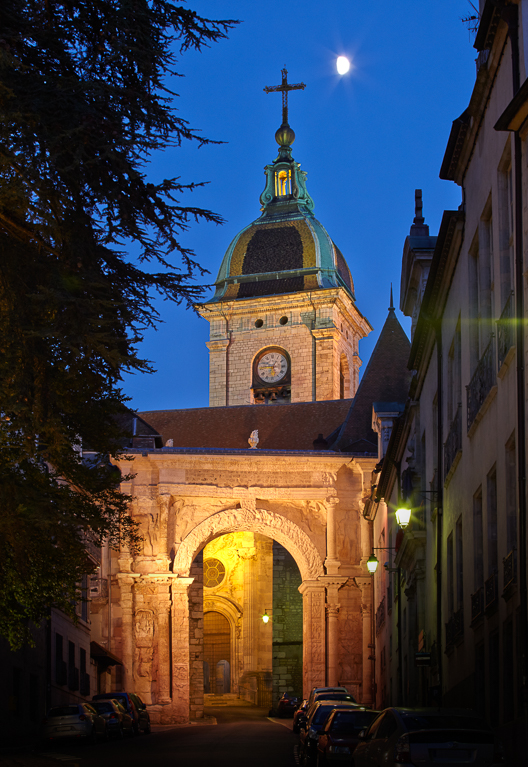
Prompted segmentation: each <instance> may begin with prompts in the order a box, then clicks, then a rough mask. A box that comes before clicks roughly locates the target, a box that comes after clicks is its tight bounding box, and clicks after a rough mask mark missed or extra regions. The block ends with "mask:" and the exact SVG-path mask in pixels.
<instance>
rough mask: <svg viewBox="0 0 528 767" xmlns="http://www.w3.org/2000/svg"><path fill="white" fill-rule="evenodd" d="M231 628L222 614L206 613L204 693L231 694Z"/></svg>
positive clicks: (212, 611)
mask: <svg viewBox="0 0 528 767" xmlns="http://www.w3.org/2000/svg"><path fill="white" fill-rule="evenodd" d="M230 668H231V627H230V626H229V621H228V620H227V618H226V617H225V616H223V615H222V614H221V613H218V612H215V611H214V610H210V611H209V612H206V613H204V692H206V693H212V694H213V695H225V694H226V693H229V692H231V685H230Z"/></svg>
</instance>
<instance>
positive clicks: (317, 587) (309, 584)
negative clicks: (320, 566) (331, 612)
mask: <svg viewBox="0 0 528 767" xmlns="http://www.w3.org/2000/svg"><path fill="white" fill-rule="evenodd" d="M322 577H324V576H321V575H320V576H319V578H322ZM319 578H318V579H317V580H315V581H308V580H306V581H303V582H302V583H301V585H300V586H299V592H300V593H301V594H302V595H303V596H304V595H305V594H309V593H310V592H311V591H322V589H323V588H324V584H322V583H319Z"/></svg>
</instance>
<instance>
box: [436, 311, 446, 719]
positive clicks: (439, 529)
mask: <svg viewBox="0 0 528 767" xmlns="http://www.w3.org/2000/svg"><path fill="white" fill-rule="evenodd" d="M435 336H436V367H437V372H436V375H437V384H436V386H437V395H436V396H437V400H436V401H437V428H436V434H437V455H438V475H437V478H436V496H437V504H438V505H437V511H436V648H437V653H436V654H437V665H438V687H439V693H438V701H437V705H438V706H441V705H442V696H443V687H444V679H443V655H442V645H443V643H442V553H443V547H442V536H443V524H442V522H443V500H444V499H443V492H444V484H443V481H442V477H443V473H444V471H443V468H444V462H443V442H442V439H443V437H442V414H443V413H442V411H443V390H442V384H443V381H442V378H443V360H442V319H441V317H440V318H438V319H437V321H436V328H435Z"/></svg>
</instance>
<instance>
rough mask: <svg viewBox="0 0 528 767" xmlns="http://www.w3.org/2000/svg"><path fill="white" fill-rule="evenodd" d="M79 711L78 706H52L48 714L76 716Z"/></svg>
mask: <svg viewBox="0 0 528 767" xmlns="http://www.w3.org/2000/svg"><path fill="white" fill-rule="evenodd" d="M78 713H79V709H78V707H77V706H57V707H56V708H51V709H50V712H49V714H48V716H74V715H75V714H78Z"/></svg>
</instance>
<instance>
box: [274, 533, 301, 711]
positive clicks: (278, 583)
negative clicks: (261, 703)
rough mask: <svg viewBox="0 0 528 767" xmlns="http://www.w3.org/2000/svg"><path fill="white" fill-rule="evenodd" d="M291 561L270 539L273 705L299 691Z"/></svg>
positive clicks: (295, 573)
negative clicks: (282, 696) (271, 552)
mask: <svg viewBox="0 0 528 767" xmlns="http://www.w3.org/2000/svg"><path fill="white" fill-rule="evenodd" d="M301 580H302V579H301V574H300V572H299V568H298V567H297V565H296V563H295V560H294V559H293V557H292V556H291V554H290V553H289V552H288V551H286V549H285V548H283V547H282V546H281V545H280V544H279V543H277V542H276V541H274V542H273V617H272V623H273V704H274V705H276V704H277V701H278V699H279V698H280V697H281V695H282V694H283V692H291V693H292V694H294V695H298V696H301V695H302V691H303V652H302V635H303V605H302V596H301V594H300V593H299V590H298V589H299V586H300V585H301Z"/></svg>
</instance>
